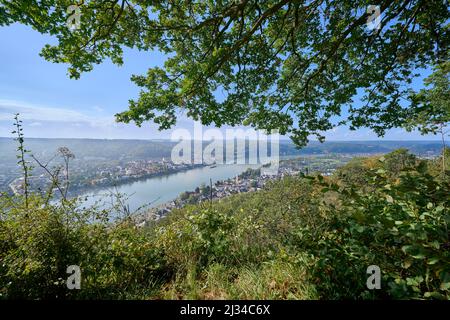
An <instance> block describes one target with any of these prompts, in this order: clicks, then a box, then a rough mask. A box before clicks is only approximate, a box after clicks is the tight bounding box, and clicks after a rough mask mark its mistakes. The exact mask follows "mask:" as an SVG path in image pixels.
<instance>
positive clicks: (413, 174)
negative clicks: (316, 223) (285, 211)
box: [298, 151, 450, 299]
mask: <svg viewBox="0 0 450 320" xmlns="http://www.w3.org/2000/svg"><path fill="white" fill-rule="evenodd" d="M399 154H403V152H401V151H400V152H396V153H393V154H391V155H388V156H389V157H395V156H396V155H399ZM382 160H384V159H382ZM400 160H401V159H400V158H399V159H397V161H400ZM383 165H384V164H383V163H380V167H383ZM391 177H392V174H391V172H387V171H386V170H384V169H382V168H374V169H372V170H371V171H370V173H369V175H368V177H367V178H368V179H369V184H370V185H371V187H372V188H371V190H370V192H367V191H363V190H364V189H361V188H360V186H358V185H353V186H352V187H346V188H344V189H340V188H339V186H338V185H336V184H334V183H332V184H331V185H329V184H328V183H325V184H324V185H326V186H327V190H326V191H328V190H329V189H336V190H339V192H340V194H341V197H340V205H339V208H338V210H336V211H334V210H333V211H330V210H329V209H330V208H329V206H325V210H327V211H328V216H329V219H330V223H329V225H328V226H327V228H326V229H325V230H323V233H322V234H321V235H320V237H318V238H314V237H311V234H310V230H309V229H308V228H304V229H300V231H299V234H298V237H299V243H300V247H301V248H303V247H304V248H306V249H307V250H308V251H309V252H313V253H314V255H316V256H317V258H318V260H317V261H316V262H314V264H313V265H312V268H313V270H314V273H313V274H314V275H315V276H317V277H318V279H320V280H319V282H318V284H319V285H318V291H319V293H320V294H321V295H322V296H324V297H328V298H330V297H331V298H369V297H378V298H383V297H391V298H401V299H404V298H422V299H423V298H430V297H432V298H446V299H448V298H449V297H450V290H449V286H450V281H449V280H450V278H449V275H450V250H449V246H450V241H449V236H450V234H449V231H448V224H449V222H450V212H449V209H448V207H449V204H450V199H449V198H448V195H449V194H450V185H449V181H448V180H447V181H441V180H436V179H435V178H434V177H433V176H431V175H430V174H428V172H427V171H426V169H425V166H423V165H421V164H419V165H417V166H415V167H404V169H403V170H402V172H401V173H399V174H398V176H397V177H396V178H395V179H393V178H391ZM369 265H378V266H379V267H380V268H381V271H382V275H383V280H382V285H383V286H384V290H379V291H372V292H370V291H369V290H367V289H366V288H365V280H366V279H367V275H366V274H365V270H366V268H367V267H368V266H369Z"/></svg>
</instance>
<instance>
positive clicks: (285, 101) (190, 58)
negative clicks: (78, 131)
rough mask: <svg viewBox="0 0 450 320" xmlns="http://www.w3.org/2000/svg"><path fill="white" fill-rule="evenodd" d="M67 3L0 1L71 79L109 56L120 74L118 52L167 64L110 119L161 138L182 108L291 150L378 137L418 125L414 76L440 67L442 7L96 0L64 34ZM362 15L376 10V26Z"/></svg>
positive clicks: (407, 0)
mask: <svg viewBox="0 0 450 320" xmlns="http://www.w3.org/2000/svg"><path fill="white" fill-rule="evenodd" d="M73 4H74V3H73V1H70V0H40V1H39V0H12V1H11V0H0V26H1V25H9V24H11V23H14V22H20V23H23V24H27V25H30V26H32V27H33V28H34V29H36V30H37V31H39V32H41V33H48V34H51V35H54V36H56V37H57V39H58V43H57V45H54V46H53V45H47V46H45V48H43V50H42V52H41V55H42V56H43V57H44V58H45V59H47V60H50V61H53V62H58V63H67V64H69V70H68V71H69V75H70V76H71V77H73V78H78V77H80V75H81V73H82V72H86V71H90V70H92V68H93V67H94V65H95V64H98V63H101V62H102V61H103V60H104V59H106V58H110V59H111V60H112V61H113V62H114V63H116V64H119V65H120V64H122V63H123V61H122V53H123V51H122V50H123V48H124V47H130V48H137V49H140V50H145V51H151V50H159V51H161V52H163V53H164V54H166V55H167V61H166V62H165V64H164V66H158V67H153V68H150V69H149V70H148V71H147V72H144V73H143V74H142V75H135V76H133V77H132V81H133V82H135V83H136V84H137V85H138V86H139V87H141V88H142V90H141V92H140V95H139V97H138V99H136V100H130V102H129V109H128V110H127V111H124V112H122V113H119V114H117V115H116V118H117V120H118V121H123V122H131V121H133V122H135V123H136V124H138V125H140V124H142V123H143V122H144V121H148V120H153V121H154V122H156V123H157V124H159V127H160V129H165V128H170V127H171V126H172V125H173V124H175V123H176V118H177V113H178V111H180V110H183V111H185V112H186V113H187V115H188V116H190V117H191V118H193V119H195V120H201V122H202V123H203V124H205V125H209V124H214V125H216V126H221V125H224V124H228V125H239V124H245V125H251V126H254V127H256V128H258V129H268V130H273V129H278V130H279V131H280V132H281V133H282V134H290V135H291V136H292V138H293V140H294V141H295V142H296V143H297V144H299V145H302V144H304V143H305V142H306V141H307V139H308V136H309V135H311V134H312V135H316V136H317V137H318V138H319V139H322V138H323V136H322V135H321V132H322V131H324V130H328V129H331V128H333V127H334V126H336V125H339V124H344V123H345V124H347V125H348V126H349V127H350V128H351V129H356V128H360V127H369V128H371V129H373V130H374V131H375V132H376V133H377V134H379V135H382V134H383V133H384V132H385V130H386V129H389V128H392V127H400V126H404V125H405V124H406V123H407V119H411V118H414V117H415V116H416V114H415V112H416V111H417V108H412V107H410V102H411V101H410V100H411V99H410V96H409V94H408V91H409V89H410V84H411V82H412V79H413V78H414V76H415V75H416V73H417V72H418V71H417V70H420V69H421V68H429V67H431V66H438V65H441V64H442V63H445V62H446V61H447V60H448V46H449V32H448V21H449V10H448V7H449V6H448V1H442V0H427V1H424V0H402V1H348V0H341V1H331V0H313V1H304V0H298V1H289V0H277V1H250V0H241V1H204V0H202V1H174V0H172V1H149V0H108V1H104V0H92V1H80V2H78V7H77V8H78V9H77V10H79V13H80V16H79V17H80V24H79V28H77V29H76V30H71V29H70V28H69V27H68V20H69V21H70V19H74V15H76V14H77V12H78V11H77V10H74V9H73V7H72V9H71V10H68V8H69V7H70V6H71V5H73ZM369 5H378V6H379V9H380V13H381V16H380V19H381V20H380V24H379V25H378V26H377V27H376V28H368V26H367V23H368V21H369V22H371V21H372V22H373V14H374V13H373V12H371V11H370V10H368V7H369ZM72 22H73V21H72ZM149 54H150V53H149ZM447 70H448V68H447ZM447 77H448V74H447ZM360 98H361V100H362V102H363V103H362V104H355V103H354V101H356V100H359V99H360ZM416 101H417V99H416ZM417 112H418V111H417ZM336 119H339V120H336ZM447 121H448V119H447Z"/></svg>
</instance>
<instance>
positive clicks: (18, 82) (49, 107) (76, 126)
mask: <svg viewBox="0 0 450 320" xmlns="http://www.w3.org/2000/svg"><path fill="white" fill-rule="evenodd" d="M0 41H1V46H0V61H1V64H0V136H2V137H9V136H11V134H10V131H11V130H12V119H13V114H14V113H16V112H19V113H21V117H22V119H23V121H24V132H25V135H26V136H27V137H42V138H99V139H160V138H170V135H171V132H172V129H171V130H166V131H163V132H160V131H158V130H157V126H156V125H155V124H153V123H151V122H149V123H147V124H145V125H143V126H142V127H141V128H138V127H136V126H135V125H133V124H118V123H115V121H114V114H115V113H117V112H120V111H124V110H126V109H127V106H128V100H129V99H132V98H136V97H137V96H138V93H139V88H138V87H137V86H136V85H134V83H132V82H131V81H130V76H131V75H132V74H143V73H145V72H146V70H147V69H148V68H149V67H153V66H157V65H162V63H163V62H164V59H165V58H164V56H163V55H162V54H161V53H159V52H139V51H137V50H125V53H124V65H123V66H121V67H119V66H115V65H113V64H112V63H111V62H110V61H105V62H104V63H103V64H101V65H97V66H95V68H94V70H93V71H91V72H89V73H85V74H82V76H81V78H80V79H79V80H71V79H69V77H68V76H67V65H63V64H53V63H50V62H47V61H45V60H44V59H43V58H41V57H40V56H39V52H40V50H41V48H42V47H43V46H44V45H45V44H47V43H55V40H54V39H53V38H51V37H49V36H46V35H41V34H39V33H38V32H36V31H34V30H32V29H31V28H30V27H27V26H23V25H19V24H14V25H11V26H7V27H0ZM426 73H427V72H425V75H426ZM419 84H420V81H419V82H416V85H419ZM177 128H186V129H188V130H190V131H191V130H192V128H193V122H192V121H191V120H189V119H187V118H186V117H184V116H181V118H180V120H179V122H178V124H177V126H176V127H175V128H173V129H177ZM325 135H326V137H327V139H328V140H376V139H379V138H377V136H376V135H375V134H374V133H373V132H371V131H370V130H368V129H360V130H357V131H350V130H348V129H347V128H345V127H339V128H336V129H334V130H331V131H329V132H327V133H326V134H325ZM384 139H385V140H435V139H436V140H437V139H439V138H438V137H437V136H421V135H420V134H418V133H407V132H406V131H405V130H402V129H393V130H390V131H389V132H388V133H387V134H386V136H385V137H384Z"/></svg>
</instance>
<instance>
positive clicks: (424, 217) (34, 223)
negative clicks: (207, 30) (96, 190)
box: [0, 149, 450, 299]
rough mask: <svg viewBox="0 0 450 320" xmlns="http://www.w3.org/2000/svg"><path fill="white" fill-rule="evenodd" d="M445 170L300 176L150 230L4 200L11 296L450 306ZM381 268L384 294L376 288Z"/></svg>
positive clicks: (400, 168) (1, 272)
mask: <svg viewBox="0 0 450 320" xmlns="http://www.w3.org/2000/svg"><path fill="white" fill-rule="evenodd" d="M449 151H450V150H449V149H447V150H446V153H447V159H448V154H449ZM19 162H20V161H19ZM441 165H442V161H441V159H436V160H419V159H417V158H416V157H415V156H414V155H411V154H409V153H408V152H407V151H406V150H397V151H395V152H392V153H390V154H387V155H385V156H384V157H381V158H379V157H378V158H377V157H372V158H358V159H354V160H353V161H351V162H350V163H349V164H347V165H346V166H344V167H342V168H340V169H339V170H337V171H336V173H335V174H334V175H333V176H331V177H322V176H320V175H318V174H313V175H310V176H298V177H288V178H285V179H282V180H279V181H276V182H274V183H272V184H270V185H269V186H268V187H267V188H266V189H264V190H262V191H259V192H256V193H249V194H240V195H235V196H232V197H230V198H227V199H223V200H221V201H214V202H212V203H204V204H200V205H194V206H187V207H185V208H183V209H179V210H175V211H173V212H172V213H171V214H170V216H168V217H167V218H166V219H163V220H162V221H160V222H159V223H156V224H155V225H152V226H150V227H148V228H136V226H135V225H134V224H133V222H132V219H131V217H129V216H127V215H125V216H123V217H121V218H118V219H116V220H115V221H114V222H111V220H110V218H109V217H108V216H109V212H108V210H105V209H103V210H100V209H98V208H96V207H95V206H94V207H90V208H81V207H80V201H81V200H80V199H74V200H70V201H69V200H62V201H61V202H59V203H56V204H51V203H49V202H48V201H46V198H45V197H43V196H42V195H39V194H29V195H28V196H27V197H25V195H24V196H13V197H11V196H7V195H3V196H1V197H0V214H1V215H0V261H1V262H0V295H1V298H5V299H14V298H26V299H48V298H51V299H53V298H60V299H110V298H113V299H131V298H133V299H161V298H163V299H343V298H350V299H411V298H412V299H427V298H437V299H448V298H449V297H450V241H449V231H448V224H449V221H450V213H449V209H448V208H449V197H448V195H449V194H450V184H449V181H450V179H449V169H450V168H449V166H448V164H447V167H446V168H444V169H445V170H444V171H443V170H442V168H441ZM69 265H79V266H80V268H81V272H82V274H81V276H82V281H81V290H68V289H67V287H66V279H67V277H68V274H67V273H66V268H67V266H69ZM370 265H378V266H379V267H380V269H381V273H382V283H381V284H382V288H381V290H368V289H367V287H366V280H367V277H368V275H367V274H366V270H367V267H368V266H370Z"/></svg>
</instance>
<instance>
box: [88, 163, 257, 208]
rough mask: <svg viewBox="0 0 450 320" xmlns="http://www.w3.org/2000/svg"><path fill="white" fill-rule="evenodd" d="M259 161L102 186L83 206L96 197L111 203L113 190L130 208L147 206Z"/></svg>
mask: <svg viewBox="0 0 450 320" xmlns="http://www.w3.org/2000/svg"><path fill="white" fill-rule="evenodd" d="M260 166H261V165H260V164H228V165H227V164H224V165H217V166H215V167H210V166H208V167H206V166H205V167H201V168H195V169H191V170H188V171H182V172H177V173H173V174H169V175H164V176H158V177H152V178H147V179H145V180H140V181H135V182H132V183H129V184H123V185H120V186H117V187H116V188H110V187H105V188H99V189H96V190H95V191H90V192H87V193H85V194H83V195H82V196H81V197H86V196H87V200H86V201H85V202H84V203H83V206H86V205H92V204H94V203H95V202H96V201H102V202H106V203H109V202H110V200H109V199H110V198H111V192H114V193H117V192H118V193H119V194H122V195H126V197H127V199H126V203H127V204H128V205H129V209H130V211H131V212H134V211H135V210H137V209H139V208H140V207H142V206H144V205H146V208H151V207H155V206H158V205H160V204H163V203H166V202H169V201H172V200H174V199H175V198H177V197H178V196H179V195H180V194H181V193H182V192H185V191H192V190H194V189H195V188H196V187H198V186H200V185H201V184H202V183H203V184H205V185H209V183H210V179H211V180H212V183H213V184H214V183H215V182H216V181H219V180H226V179H229V178H234V177H235V176H237V175H239V174H240V173H242V172H244V171H245V170H246V169H247V168H252V169H256V168H259V167H260Z"/></svg>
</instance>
